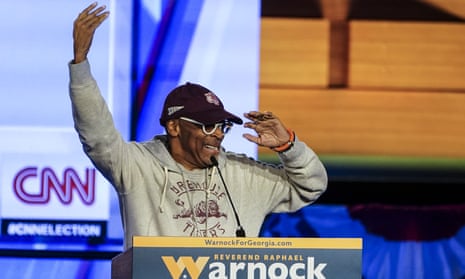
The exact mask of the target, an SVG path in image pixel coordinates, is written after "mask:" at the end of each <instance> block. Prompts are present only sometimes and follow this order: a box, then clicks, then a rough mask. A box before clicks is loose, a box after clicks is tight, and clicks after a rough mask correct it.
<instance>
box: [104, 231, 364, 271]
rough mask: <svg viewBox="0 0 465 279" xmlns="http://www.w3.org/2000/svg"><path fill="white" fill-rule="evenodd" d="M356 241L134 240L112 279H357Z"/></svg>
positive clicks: (116, 260)
mask: <svg viewBox="0 0 465 279" xmlns="http://www.w3.org/2000/svg"><path fill="white" fill-rule="evenodd" d="M361 272H362V239H361V238H253V237H252V238H251V237H244V238H216V237H215V238H202V237H163V236H162V237H148V236H135V237H134V238H133V247H132V248H130V249H128V250H126V251H125V252H123V253H121V254H119V255H117V256H116V257H114V258H113V259H112V263H111V278H112V279H148V278H150V279H153V278H168V279H169V278H173V279H179V278H192V279H202V278H225V279H226V278H228V279H235V278H237V279H242V278H244V279H246V278H247V279H248V278H257V279H264V278H290V279H304V278H305V279H332V278H335V279H337V278H344V279H360V278H361V277H362V276H361Z"/></svg>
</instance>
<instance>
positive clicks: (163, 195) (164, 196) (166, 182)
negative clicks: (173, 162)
mask: <svg viewBox="0 0 465 279" xmlns="http://www.w3.org/2000/svg"><path fill="white" fill-rule="evenodd" d="M163 171H164V173H165V182H164V183H163V191H162V193H161V198H160V206H159V208H160V213H163V212H164V211H163V205H164V204H165V200H166V189H167V188H168V168H167V167H163Z"/></svg>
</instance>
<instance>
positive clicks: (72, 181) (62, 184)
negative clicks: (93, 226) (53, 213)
mask: <svg viewBox="0 0 465 279" xmlns="http://www.w3.org/2000/svg"><path fill="white" fill-rule="evenodd" d="M84 176H85V177H84V179H82V180H81V178H80V177H79V175H78V173H77V172H76V171H75V170H74V169H72V168H67V169H65V170H64V171H63V175H62V177H61V180H60V179H59V178H58V176H57V175H56V173H55V172H54V171H53V170H52V169H51V168H43V169H42V170H40V171H39V170H38V168H37V167H27V168H24V169H22V170H20V171H19V172H18V173H17V174H16V175H15V177H14V180H13V191H14V193H15V195H16V196H17V197H18V199H20V200H21V201H23V202H25V203H32V204H47V203H48V202H49V201H50V197H51V195H52V192H54V193H55V195H56V197H57V198H58V199H59V201H60V202H61V203H63V204H70V203H71V202H72V200H73V192H74V193H76V194H78V195H79V197H80V199H81V200H82V202H83V203H84V204H86V205H90V204H92V203H93V202H94V200H95V169H89V168H87V169H86V170H85V175H84ZM31 184H32V185H37V187H36V188H37V189H36V190H35V189H34V191H32V189H30V188H31V187H30V185H31ZM26 185H29V187H27V186H26Z"/></svg>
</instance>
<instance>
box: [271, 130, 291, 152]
mask: <svg viewBox="0 0 465 279" xmlns="http://www.w3.org/2000/svg"><path fill="white" fill-rule="evenodd" d="M287 132H288V133H289V140H288V141H287V142H286V143H285V144H283V145H281V146H276V147H271V150H273V151H276V152H284V151H287V150H289V149H291V147H292V146H293V145H294V140H295V133H294V131H292V130H291V129H289V128H288V129H287Z"/></svg>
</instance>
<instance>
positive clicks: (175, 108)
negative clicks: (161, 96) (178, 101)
mask: <svg viewBox="0 0 465 279" xmlns="http://www.w3.org/2000/svg"><path fill="white" fill-rule="evenodd" d="M183 108H184V106H175V107H169V108H168V115H172V114H173V113H175V112H177V111H180V110H182V109H183Z"/></svg>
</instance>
